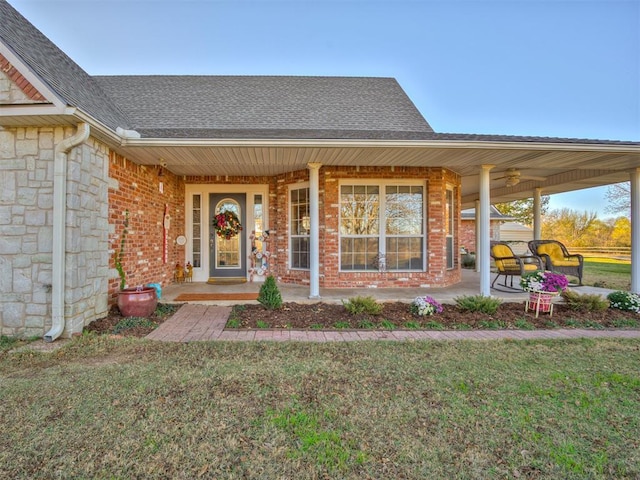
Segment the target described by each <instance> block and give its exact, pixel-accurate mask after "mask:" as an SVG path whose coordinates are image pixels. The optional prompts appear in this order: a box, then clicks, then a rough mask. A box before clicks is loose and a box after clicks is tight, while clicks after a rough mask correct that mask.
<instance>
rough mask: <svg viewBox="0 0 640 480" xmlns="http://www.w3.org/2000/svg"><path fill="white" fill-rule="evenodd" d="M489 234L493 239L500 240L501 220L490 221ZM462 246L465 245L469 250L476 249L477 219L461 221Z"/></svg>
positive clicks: (473, 250)
mask: <svg viewBox="0 0 640 480" xmlns="http://www.w3.org/2000/svg"><path fill="white" fill-rule="evenodd" d="M489 236H490V238H491V240H500V221H499V220H492V221H491V222H489ZM460 246H464V247H465V248H466V249H467V250H468V251H469V252H475V251H476V221H475V220H462V221H461V222H460Z"/></svg>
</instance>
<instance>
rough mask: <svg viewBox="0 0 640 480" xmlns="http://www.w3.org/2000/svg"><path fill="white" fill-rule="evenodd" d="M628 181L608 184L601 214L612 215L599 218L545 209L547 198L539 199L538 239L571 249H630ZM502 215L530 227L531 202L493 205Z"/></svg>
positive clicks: (585, 213)
mask: <svg viewBox="0 0 640 480" xmlns="http://www.w3.org/2000/svg"><path fill="white" fill-rule="evenodd" d="M629 191H630V188H629V182H626V183H621V184H615V185H610V186H609V187H608V189H607V193H606V198H607V201H608V204H607V207H606V208H605V211H606V212H608V213H612V214H614V215H616V216H615V217H612V218H607V219H600V218H598V215H597V213H596V212H588V211H580V210H574V209H570V208H560V209H554V210H549V197H548V196H543V197H542V199H541V213H542V232H541V234H542V238H549V239H554V240H558V241H560V242H562V243H564V244H565V245H567V246H574V247H630V246H631V220H630V217H631V215H630V208H631V200H630V194H629ZM496 208H497V209H498V210H499V211H500V212H501V213H503V214H505V215H509V216H512V217H514V218H515V219H516V221H518V222H520V223H522V224H524V225H528V226H533V199H526V200H518V201H515V202H509V203H499V204H496Z"/></svg>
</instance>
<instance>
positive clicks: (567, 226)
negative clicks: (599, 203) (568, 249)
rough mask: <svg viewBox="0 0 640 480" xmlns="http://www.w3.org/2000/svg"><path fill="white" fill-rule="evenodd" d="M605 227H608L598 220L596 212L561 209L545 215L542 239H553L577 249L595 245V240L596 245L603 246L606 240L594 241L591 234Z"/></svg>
mask: <svg viewBox="0 0 640 480" xmlns="http://www.w3.org/2000/svg"><path fill="white" fill-rule="evenodd" d="M604 225H606V224H605V223H604V222H602V221H600V220H598V214H597V213H596V212H587V211H584V212H579V211H577V210H571V209H570V208H561V209H556V210H552V211H551V212H549V214H548V215H545V217H544V219H543V222H542V237H543V238H553V239H554V240H558V241H560V242H562V243H564V244H566V245H572V246H576V247H580V246H590V245H593V241H594V240H596V242H595V243H598V244H601V243H603V242H604V241H605V240H606V238H604V239H597V238H595V239H594V238H593V235H589V233H590V232H592V233H593V232H594V231H598V230H600V229H601V228H602V226H604ZM590 237H591V238H590Z"/></svg>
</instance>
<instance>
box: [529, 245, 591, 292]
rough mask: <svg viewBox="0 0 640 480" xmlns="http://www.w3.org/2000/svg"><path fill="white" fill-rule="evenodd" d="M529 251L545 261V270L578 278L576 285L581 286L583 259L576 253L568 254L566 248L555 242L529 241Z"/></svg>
mask: <svg viewBox="0 0 640 480" xmlns="http://www.w3.org/2000/svg"><path fill="white" fill-rule="evenodd" d="M529 250H531V252H533V253H534V254H535V255H538V256H539V257H540V258H542V259H543V260H544V261H545V264H546V268H547V270H551V271H554V272H560V273H564V274H565V275H573V276H575V277H578V285H582V270H583V268H584V258H583V256H582V255H580V254H578V253H573V254H572V253H569V252H568V251H567V248H566V247H565V246H564V245H563V244H562V243H560V242H558V241H557V240H531V241H530V242H529Z"/></svg>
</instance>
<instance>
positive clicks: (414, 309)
mask: <svg viewBox="0 0 640 480" xmlns="http://www.w3.org/2000/svg"><path fill="white" fill-rule="evenodd" d="M410 309H411V313H413V314H414V315H418V316H420V317H424V316H427V315H433V314H434V313H442V305H441V304H440V303H438V302H437V301H436V300H435V299H434V298H433V297H430V296H428V295H425V296H424V297H417V298H416V299H415V300H414V301H413V302H412V303H411V307H410Z"/></svg>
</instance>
